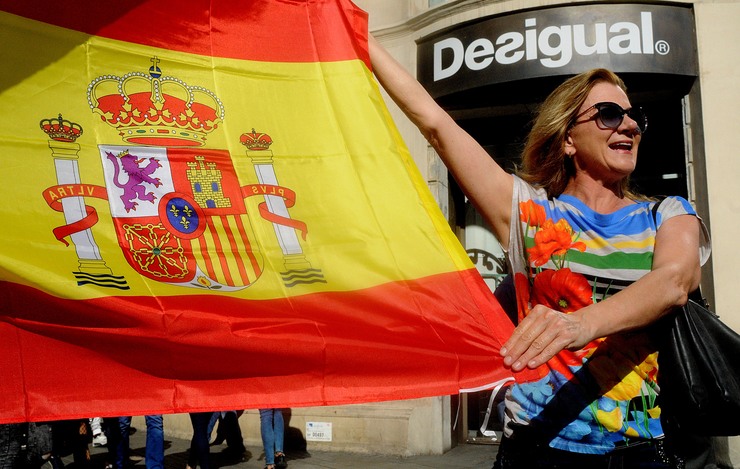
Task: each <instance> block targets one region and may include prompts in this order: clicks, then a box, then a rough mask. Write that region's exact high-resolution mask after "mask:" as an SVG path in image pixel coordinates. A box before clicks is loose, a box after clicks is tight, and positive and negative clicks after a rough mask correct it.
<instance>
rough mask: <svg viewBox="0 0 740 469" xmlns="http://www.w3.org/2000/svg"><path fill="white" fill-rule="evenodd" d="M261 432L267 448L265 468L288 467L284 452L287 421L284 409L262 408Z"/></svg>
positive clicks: (264, 445) (281, 468)
mask: <svg viewBox="0 0 740 469" xmlns="http://www.w3.org/2000/svg"><path fill="white" fill-rule="evenodd" d="M260 434H261V435H262V447H263V448H264V450H265V469H284V468H286V467H288V463H287V461H286V459H285V453H284V452H283V442H284V439H285V421H284V420H283V410H282V409H260Z"/></svg>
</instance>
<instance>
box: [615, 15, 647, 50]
mask: <svg viewBox="0 0 740 469" xmlns="http://www.w3.org/2000/svg"><path fill="white" fill-rule="evenodd" d="M620 31H625V33H624V34H619V35H617V36H612V38H611V39H609V50H610V51H611V52H613V53H615V54H619V55H621V54H629V53H632V54H639V53H640V52H642V49H641V48H640V40H641V38H640V28H638V27H637V25H636V24H635V23H628V22H626V21H623V22H620V23H614V24H613V25H612V27H611V28H609V32H610V33H616V32H620ZM622 44H624V45H622Z"/></svg>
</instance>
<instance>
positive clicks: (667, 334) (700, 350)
mask: <svg viewBox="0 0 740 469" xmlns="http://www.w3.org/2000/svg"><path fill="white" fill-rule="evenodd" d="M653 330H654V332H655V335H654V338H655V340H656V343H657V345H658V376H657V378H658V384H659V385H660V397H659V403H660V408H661V416H662V418H663V420H664V421H666V422H668V423H669V424H670V425H672V426H673V427H674V428H676V429H677V430H683V431H689V432H691V433H694V434H697V435H705V436H730V435H738V434H740V335H738V334H737V333H735V331H733V330H732V329H730V328H729V327H728V326H727V325H726V324H724V323H723V322H722V321H720V319H719V317H718V316H717V315H716V314H714V313H713V312H712V311H710V310H709V309H708V308H707V307H706V305H705V301H704V299H703V298H702V297H701V293H700V292H699V290H697V291H696V292H694V293H692V295H690V297H689V301H688V302H687V303H686V305H684V306H683V307H681V308H679V309H677V310H676V311H674V312H672V313H670V314H668V315H667V316H665V317H663V318H661V319H660V320H658V321H657V322H656V324H655V325H654V326H653Z"/></svg>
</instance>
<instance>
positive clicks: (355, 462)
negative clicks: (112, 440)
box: [64, 431, 498, 469]
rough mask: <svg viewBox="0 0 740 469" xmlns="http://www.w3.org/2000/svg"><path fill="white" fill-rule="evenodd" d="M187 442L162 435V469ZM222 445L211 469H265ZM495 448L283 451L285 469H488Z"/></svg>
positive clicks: (134, 448) (180, 468)
mask: <svg viewBox="0 0 740 469" xmlns="http://www.w3.org/2000/svg"><path fill="white" fill-rule="evenodd" d="M145 438H146V433H145V432H144V431H136V432H134V433H133V434H132V435H131V443H130V445H131V455H132V464H134V465H133V466H132V468H136V469H144V468H145V465H144V460H143V457H144V447H145ZM189 447H190V441H187V440H183V439H175V438H169V437H167V435H166V434H165V453H164V456H165V458H164V464H165V469H185V465H186V462H187V456H188V448H189ZM226 448H227V446H226V444H223V445H220V446H211V468H210V469H218V468H222V467H223V468H231V469H262V468H263V467H265V460H264V454H263V451H262V448H261V447H254V446H248V447H247V453H246V461H239V460H236V459H234V458H233V457H229V455H228V452H224V451H223V450H225V449H226ZM497 448H498V446H496V445H491V444H488V445H484V444H462V445H458V446H457V447H455V448H453V449H452V450H450V451H448V452H447V453H445V454H443V455H439V456H413V457H408V458H403V457H398V456H385V455H363V454H355V453H338V452H333V451H331V452H330V451H318V450H312V449H311V447H310V445H309V447H308V449H307V450H306V451H302V452H295V451H292V452H291V451H290V450H289V449H286V451H285V453H286V455H287V457H288V469H339V468H342V469H344V468H360V469H363V468H368V469H390V468H396V467H403V468H404V469H430V468H451V469H471V468H476V469H478V468H483V469H488V468H490V467H491V466H493V461H494V459H495V458H496V449H497ZM90 451H91V453H92V468H93V469H103V468H104V467H105V460H106V455H107V454H106V453H107V449H106V448H93V447H92V445H91V446H90ZM64 463H65V464H71V463H72V458H71V457H66V458H64Z"/></svg>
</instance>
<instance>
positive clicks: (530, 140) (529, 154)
mask: <svg viewBox="0 0 740 469" xmlns="http://www.w3.org/2000/svg"><path fill="white" fill-rule="evenodd" d="M602 82H606V83H610V84H612V85H616V86H618V87H620V88H621V89H622V90H624V91H625V92H627V87H626V86H625V84H624V82H623V81H622V79H621V78H619V77H618V76H617V75H616V74H615V73H614V72H612V71H610V70H607V69H605V68H597V69H593V70H590V71H588V72H584V73H581V74H579V75H576V76H574V77H572V78H569V79H568V80H566V81H565V82H563V84H561V85H560V86H558V87H557V88H556V89H555V90H554V91H553V92H552V93H550V95H549V96H548V97H547V99H545V101H544V102H543V103H542V105H541V106H540V107H539V110H538V111H537V115H536V116H535V119H534V123H533V125H532V130H530V132H529V135H528V137H527V142H526V144H525V146H524V151H523V152H522V163H521V166H520V167H519V168H518V170H517V175H518V176H519V177H521V178H522V179H524V180H525V181H527V182H528V183H530V184H532V185H534V186H536V187H541V188H543V189H545V191H547V195H548V197H557V196H559V195H560V194H562V193H563V191H564V190H565V187H566V186H567V185H568V181H570V178H572V177H573V176H574V175H575V166H574V164H573V161H572V160H571V159H570V158H567V157H566V155H565V150H564V148H565V142H566V139H567V138H568V132H569V131H570V128H571V126H572V125H573V123H574V121H575V119H576V116H577V115H578V111H579V110H580V108H581V106H582V105H583V103H584V102H585V101H586V98H587V97H588V94H589V93H590V92H591V90H592V89H593V87H594V86H595V85H596V84H597V83H602ZM628 187H629V179H628V178H625V179H624V180H623V181H622V194H623V195H625V196H627V197H630V198H641V197H640V196H638V195H636V194H633V193H632V192H631V191H630V190H629V189H628Z"/></svg>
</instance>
